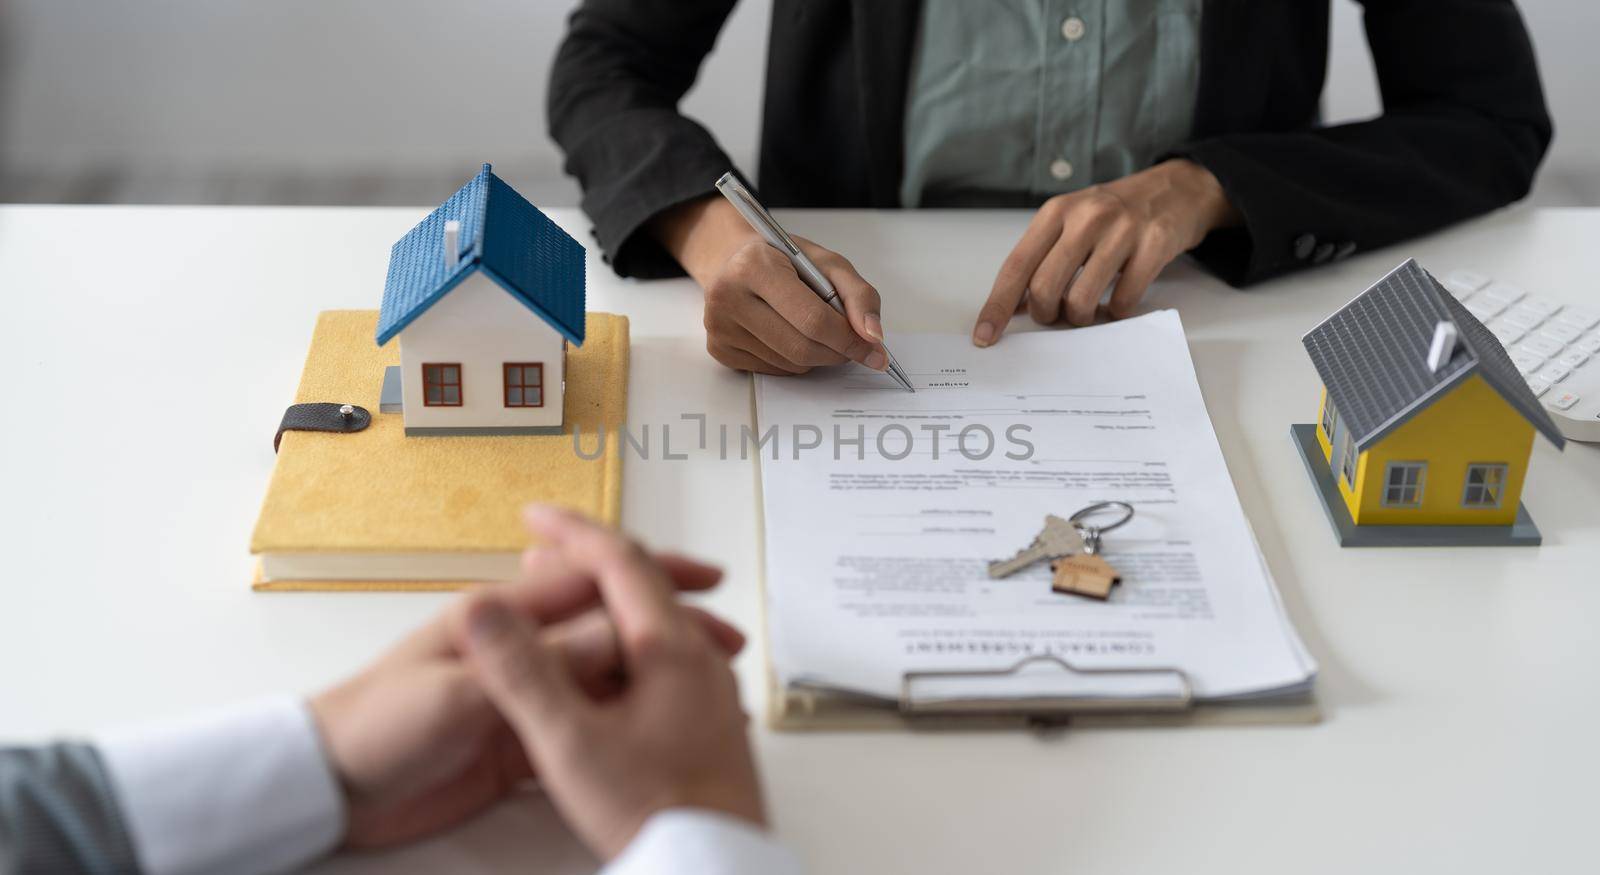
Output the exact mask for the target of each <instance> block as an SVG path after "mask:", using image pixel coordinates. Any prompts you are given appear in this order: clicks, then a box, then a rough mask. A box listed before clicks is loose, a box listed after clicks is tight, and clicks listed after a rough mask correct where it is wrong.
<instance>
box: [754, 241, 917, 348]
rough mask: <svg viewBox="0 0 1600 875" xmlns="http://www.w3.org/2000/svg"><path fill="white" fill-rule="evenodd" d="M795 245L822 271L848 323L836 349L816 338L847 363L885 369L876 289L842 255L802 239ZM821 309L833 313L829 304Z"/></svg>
mask: <svg viewBox="0 0 1600 875" xmlns="http://www.w3.org/2000/svg"><path fill="white" fill-rule="evenodd" d="M796 242H797V243H799V244H800V248H801V249H803V250H805V253H806V255H807V256H808V257H809V258H810V259H811V260H812V262H813V263H815V264H816V265H817V269H818V270H821V271H822V275H823V276H825V277H827V278H828V282H830V283H832V284H833V288H834V294H835V295H837V296H838V298H839V303H840V304H841V305H843V306H844V315H845V318H846V319H847V320H848V322H847V323H846V325H845V327H846V328H847V329H848V330H849V331H848V334H846V335H843V336H842V337H841V339H840V342H841V343H843V344H844V346H836V345H835V344H834V343H832V342H830V341H829V340H828V339H825V338H822V337H817V339H818V340H821V341H822V342H823V343H825V344H827V346H828V347H829V348H830V349H833V350H835V351H837V352H839V353H842V354H843V355H844V356H845V357H846V358H848V359H850V360H851V361H854V362H860V363H861V364H863V365H866V366H867V367H869V368H872V369H874V370H879V371H881V370H883V369H884V368H887V367H888V366H889V358H888V355H887V354H886V353H884V351H883V298H882V297H881V296H880V295H879V294H878V290H877V289H876V288H873V286H872V284H871V283H869V282H867V281H866V279H865V278H864V277H862V276H861V273H860V272H859V271H857V270H856V266H855V265H853V264H851V263H850V260H849V259H847V258H845V257H844V256H843V255H840V254H839V253H837V252H834V251H832V250H829V249H824V248H822V247H821V246H818V245H817V244H815V243H812V242H811V241H810V240H805V239H803V238H802V239H797V240H796ZM817 300H818V301H821V300H822V299H821V298H818V299H817ZM774 306H776V304H774ZM825 306H827V307H828V309H829V310H833V307H832V305H825ZM834 312H835V313H837V312H838V311H834ZM790 321H794V320H792V319H791V320H790ZM830 321H831V320H830ZM795 324H796V325H798V324H799V323H798V322H796V323H795ZM802 330H803V329H802ZM807 333H808V334H809V332H807ZM812 336H814V337H816V335H812ZM875 353H876V354H877V355H875Z"/></svg>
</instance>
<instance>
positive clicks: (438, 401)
mask: <svg viewBox="0 0 1600 875" xmlns="http://www.w3.org/2000/svg"><path fill="white" fill-rule="evenodd" d="M422 403H423V404H425V405H427V406H429V407H460V406H461V365H460V364H459V363H454V362H453V363H450V364H429V365H423V366H422Z"/></svg>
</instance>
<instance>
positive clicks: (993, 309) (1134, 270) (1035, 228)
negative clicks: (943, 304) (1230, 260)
mask: <svg viewBox="0 0 1600 875" xmlns="http://www.w3.org/2000/svg"><path fill="white" fill-rule="evenodd" d="M1238 221H1239V216H1238V213H1237V212H1236V211H1235V210H1234V208H1233V205H1232V204H1231V203H1229V201H1228V198H1227V196H1226V195H1225V194H1224V193H1223V191H1222V186H1221V184H1219V183H1218V182H1217V178H1216V177H1215V176H1212V175H1211V172H1210V171H1209V170H1206V169H1205V168H1204V167H1201V166H1200V165H1198V164H1195V163H1194V162H1192V161H1186V160H1183V159H1174V160H1171V161H1164V162H1162V163H1160V164H1157V165H1156V166H1154V167H1151V168H1150V169H1148V170H1144V171H1141V172H1139V173H1135V174H1133V175H1131V176H1125V177H1123V178H1121V179H1118V180H1116V181H1114V182H1108V183H1105V184H1104V185H1096V186H1092V187H1090V188H1086V189H1083V190H1082V191H1075V192H1072V193H1070V194H1063V195H1057V196H1056V197H1053V198H1051V199H1049V200H1047V201H1045V202H1044V205H1043V206H1041V207H1040V208H1039V211H1038V212H1037V213H1035V214H1034V217H1033V221H1032V222H1031V223H1030V224H1029V225H1028V230H1027V231H1025V232H1024V233H1023V235H1022V239H1021V240H1020V241H1019V242H1018V243H1017V245H1016V247H1015V248H1013V249H1012V250H1011V254H1010V255H1008V256H1006V260H1005V262H1004V263H1002V264H1001V266H1000V273H999V275H998V276H996V277H995V280H994V288H993V289H992V290H991V291H990V292H989V300H988V301H987V302H985V303H984V305H983V309H982V311H980V312H979V314H978V322H977V324H976V325H975V326H974V327H973V331H972V342H973V343H975V344H977V345H978V346H989V345H991V344H994V343H995V342H997V341H999V340H1000V335H1001V334H1002V333H1004V332H1005V329H1006V324H1007V323H1008V322H1010V321H1011V316H1012V314H1014V313H1016V312H1017V311H1019V310H1021V309H1022V308H1023V307H1024V306H1025V307H1027V308H1028V313H1029V315H1031V316H1032V317H1033V320H1034V321H1035V322H1038V323H1039V324H1041V325H1054V324H1056V323H1058V322H1062V321H1066V322H1070V323H1072V324H1073V325H1089V324H1091V323H1093V322H1094V320H1095V316H1096V313H1097V311H1098V310H1099V305H1100V300H1101V298H1102V297H1103V296H1104V295H1105V291H1106V289H1107V288H1108V287H1110V286H1111V284H1112V281H1113V279H1115V281H1116V288H1114V289H1113V290H1112V292H1111V300H1110V302H1109V303H1108V305H1107V307H1106V312H1107V313H1108V314H1109V315H1110V316H1111V318H1113V319H1121V318H1123V317H1126V316H1130V315H1132V314H1133V309H1134V306H1135V305H1136V304H1138V303H1139V299H1140V298H1143V297H1144V293H1145V290H1146V289H1147V288H1149V286H1150V283H1151V282H1152V281H1154V280H1155V278H1156V275H1157V274H1159V273H1161V270H1162V268H1165V267H1166V266H1167V265H1168V264H1169V263H1170V262H1171V261H1172V260H1173V259H1174V258H1177V257H1178V256H1179V255H1181V254H1183V253H1184V252H1187V251H1189V250H1190V249H1193V248H1194V247H1196V246H1199V245H1200V242H1201V241H1202V240H1204V239H1205V236H1206V234H1208V233H1210V232H1211V231H1212V230H1213V229H1216V228H1221V227H1226V226H1228V225H1232V224H1237V223H1238Z"/></svg>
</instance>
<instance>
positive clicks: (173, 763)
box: [93, 697, 345, 875]
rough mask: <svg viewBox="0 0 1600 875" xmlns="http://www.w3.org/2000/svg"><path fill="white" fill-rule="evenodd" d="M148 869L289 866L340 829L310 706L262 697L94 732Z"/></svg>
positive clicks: (168, 874)
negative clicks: (123, 727)
mask: <svg viewBox="0 0 1600 875" xmlns="http://www.w3.org/2000/svg"><path fill="white" fill-rule="evenodd" d="M93 741H94V743H95V747H96V748H97V749H98V750H99V752H100V758H101V761H102V762H103V763H105V766H106V770H107V772H109V773H110V779H111V786H112V788H113V790H114V791H115V793H116V796H117V801H118V804H119V806H120V807H121V809H122V815H123V822H124V823H126V824H128V831H129V832H130V833H131V836H130V838H132V840H133V847H134V853H135V855H136V856H137V857H138V860H139V865H140V868H142V869H143V870H144V871H145V872H147V873H149V875H178V873H189V872H218V871H227V872H240V873H261V872H281V871H283V870H286V869H292V868H295V867H297V866H301V865H304V864H305V863H307V862H309V861H311V860H313V859H315V858H317V857H319V856H322V855H323V854H326V853H327V852H329V851H331V850H332V849H333V848H334V846H335V845H337V844H338V843H339V840H340V838H341V837H342V836H343V835H344V830H345V823H344V817H345V812H344V797H343V794H342V793H341V792H340V790H339V785H338V782H337V780H336V779H335V778H334V775H333V773H332V771H331V770H330V769H329V766H328V762H327V759H326V758H325V756H324V755H323V752H322V741H321V736H320V735H319V734H318V732H317V728H316V724H315V723H314V722H313V720H312V717H311V712H310V710H309V709H308V708H307V707H306V705H305V703H304V702H301V701H300V700H298V699H293V698H289V697H283V698H273V699H265V700H261V701H256V702H250V703H248V704H243V705H237V706H233V707H229V708H224V709H219V710H216V711H212V712H209V713H204V714H199V715H195V716H192V717H187V718H184V719H181V720H175V721H170V722H161V723H153V724H149V725H145V726H136V727H130V728H127V729H117V730H112V731H109V732H106V733H103V734H102V735H100V736H99V737H97V738H94V739H93Z"/></svg>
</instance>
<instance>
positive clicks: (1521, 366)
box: [1511, 349, 1544, 376]
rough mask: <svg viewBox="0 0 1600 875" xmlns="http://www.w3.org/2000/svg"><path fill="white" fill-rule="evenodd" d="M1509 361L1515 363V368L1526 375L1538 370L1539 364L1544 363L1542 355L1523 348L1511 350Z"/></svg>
mask: <svg viewBox="0 0 1600 875" xmlns="http://www.w3.org/2000/svg"><path fill="white" fill-rule="evenodd" d="M1511 363H1512V364H1514V365H1516V366H1517V370H1518V371H1519V372H1521V373H1522V374H1523V375H1524V376H1526V375H1528V374H1531V373H1533V372H1534V371H1537V370H1539V366H1540V365H1543V364H1544V356H1542V355H1538V354H1536V353H1531V352H1528V351H1527V350H1525V349H1517V350H1512V351H1511Z"/></svg>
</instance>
